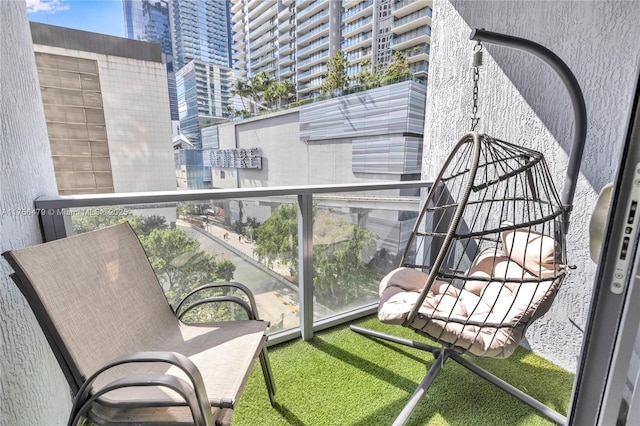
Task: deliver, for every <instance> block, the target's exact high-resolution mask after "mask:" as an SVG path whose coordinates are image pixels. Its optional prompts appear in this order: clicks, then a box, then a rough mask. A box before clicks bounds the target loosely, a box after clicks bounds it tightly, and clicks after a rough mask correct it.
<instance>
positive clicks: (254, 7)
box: [247, 0, 277, 21]
mask: <svg viewBox="0 0 640 426" xmlns="http://www.w3.org/2000/svg"><path fill="white" fill-rule="evenodd" d="M276 3H277V0H262V1H260V2H255V1H254V0H251V1H250V2H249V13H248V15H247V17H248V18H249V21H252V20H254V19H256V18H257V17H258V16H260V15H262V14H265V15H269V17H270V15H271V14H272V12H273V11H275V10H277V9H275V8H274V10H273V11H272V10H269V9H271V8H272V6H274V5H276ZM276 8H277V5H276Z"/></svg>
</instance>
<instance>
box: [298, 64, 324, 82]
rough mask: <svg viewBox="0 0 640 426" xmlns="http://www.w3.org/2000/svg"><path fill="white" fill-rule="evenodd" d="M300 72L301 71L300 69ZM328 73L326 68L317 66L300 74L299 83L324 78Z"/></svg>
mask: <svg viewBox="0 0 640 426" xmlns="http://www.w3.org/2000/svg"><path fill="white" fill-rule="evenodd" d="M298 71H299V69H298ZM326 73H327V67H326V66H324V65H323V66H315V67H313V68H311V69H310V70H308V71H305V72H303V73H300V72H298V81H299V82H300V83H303V82H305V81H308V80H311V79H312V78H316V77H321V76H324V75H325V74H326Z"/></svg>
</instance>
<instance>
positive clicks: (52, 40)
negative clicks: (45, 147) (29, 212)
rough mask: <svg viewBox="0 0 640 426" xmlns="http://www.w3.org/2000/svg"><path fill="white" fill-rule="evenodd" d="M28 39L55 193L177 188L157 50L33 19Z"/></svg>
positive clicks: (125, 40)
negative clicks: (40, 101) (32, 57)
mask: <svg viewBox="0 0 640 426" xmlns="http://www.w3.org/2000/svg"><path fill="white" fill-rule="evenodd" d="M31 36H32V39H33V48H34V51H35V61H36V66H37V69H38V79H39V83H40V91H41V93H42V103H43V106H44V114H45V119H46V122H47V130H48V134H49V142H50V145H51V155H52V157H53V166H54V169H55V175H56V181H57V184H58V191H59V193H60V194H61V195H70V194H93V193H106V192H144V191H170V190H175V189H176V179H175V174H174V168H173V163H172V155H173V153H172V149H171V148H172V147H171V121H170V114H169V97H168V95H167V86H166V81H167V79H166V70H165V64H163V63H162V54H161V52H160V48H159V46H158V45H156V44H151V43H146V42H142V41H136V40H129V39H126V38H121V37H112V36H107V35H102V34H96V33H90V32H86V31H78V30H73V29H69V28H62V27H56V26H53V25H46V24H39V23H36V22H31ZM132 81H135V84H131V82H132ZM173 217H175V212H174V213H173ZM174 220H175V219H174Z"/></svg>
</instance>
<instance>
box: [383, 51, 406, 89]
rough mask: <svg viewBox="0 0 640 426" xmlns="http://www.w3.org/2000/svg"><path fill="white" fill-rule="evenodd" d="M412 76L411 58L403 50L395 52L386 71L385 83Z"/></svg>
mask: <svg viewBox="0 0 640 426" xmlns="http://www.w3.org/2000/svg"><path fill="white" fill-rule="evenodd" d="M410 76H411V69H410V68H409V60H408V59H407V58H406V57H405V56H404V55H403V54H402V52H398V51H396V52H393V56H392V57H391V62H390V63H389V66H387V69H386V70H385V72H384V77H383V83H384V84H391V83H395V82H397V81H401V80H403V79H406V78H408V77H410Z"/></svg>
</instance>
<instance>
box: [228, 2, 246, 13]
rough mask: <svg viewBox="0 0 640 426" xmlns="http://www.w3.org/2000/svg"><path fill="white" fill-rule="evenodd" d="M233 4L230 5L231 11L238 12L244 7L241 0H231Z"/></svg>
mask: <svg viewBox="0 0 640 426" xmlns="http://www.w3.org/2000/svg"><path fill="white" fill-rule="evenodd" d="M231 3H233V6H231V13H234V14H235V13H238V12H240V11H241V10H242V9H243V8H244V2H243V1H242V0H232V2H231Z"/></svg>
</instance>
